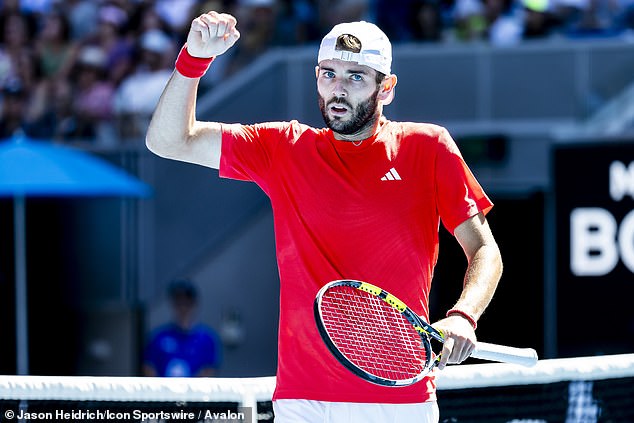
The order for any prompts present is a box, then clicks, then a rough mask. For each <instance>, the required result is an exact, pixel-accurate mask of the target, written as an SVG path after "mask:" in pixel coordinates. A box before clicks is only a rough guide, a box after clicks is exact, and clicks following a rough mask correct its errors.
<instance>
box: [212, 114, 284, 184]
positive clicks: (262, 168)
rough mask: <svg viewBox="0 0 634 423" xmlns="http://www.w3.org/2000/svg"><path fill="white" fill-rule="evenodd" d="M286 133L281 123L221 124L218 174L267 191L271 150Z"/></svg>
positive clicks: (272, 154)
mask: <svg viewBox="0 0 634 423" xmlns="http://www.w3.org/2000/svg"><path fill="white" fill-rule="evenodd" d="M287 132H288V124H287V123H284V122H271V123H262V124H255V125H241V124H223V125H222V150H221V155H220V168H219V174H220V176H221V177H223V178H230V179H238V180H242V181H252V182H255V183H257V184H258V185H260V186H261V187H262V188H263V189H264V190H265V191H267V189H266V187H267V185H268V184H267V180H268V176H269V174H270V169H271V166H272V161H273V157H274V155H275V150H276V148H277V145H278V144H279V142H280V141H281V140H282V139H285V136H284V134H285V133H287Z"/></svg>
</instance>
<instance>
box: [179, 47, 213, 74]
mask: <svg viewBox="0 0 634 423" xmlns="http://www.w3.org/2000/svg"><path fill="white" fill-rule="evenodd" d="M213 60H214V57H213V56H212V57H194V56H192V55H191V54H189V52H188V51H187V44H185V45H184V46H183V48H182V49H181V51H180V53H178V57H177V58H176V70H177V71H178V73H180V74H181V75H183V76H186V77H187V78H200V77H201V76H203V75H204V74H205V72H207V69H209V65H211V62H213Z"/></svg>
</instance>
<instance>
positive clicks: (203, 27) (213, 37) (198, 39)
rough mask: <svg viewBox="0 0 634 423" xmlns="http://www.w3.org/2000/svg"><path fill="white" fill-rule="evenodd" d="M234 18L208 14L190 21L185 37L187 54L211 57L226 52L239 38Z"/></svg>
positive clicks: (225, 15) (222, 14) (213, 13)
mask: <svg viewBox="0 0 634 423" xmlns="http://www.w3.org/2000/svg"><path fill="white" fill-rule="evenodd" d="M237 22H238V21H237V20H236V18H234V17H233V16H231V15H228V14H226V13H217V12H208V13H205V14H203V15H200V16H199V17H197V18H196V19H194V20H193V21H192V25H191V28H190V30H189V34H188V35H187V52H188V53H189V54H190V55H191V56H194V57H203V58H207V57H213V56H219V55H221V54H222V53H224V52H226V51H227V50H229V48H231V46H233V45H234V44H235V42H236V41H237V40H238V38H240V32H239V31H238V30H237V29H236V24H237Z"/></svg>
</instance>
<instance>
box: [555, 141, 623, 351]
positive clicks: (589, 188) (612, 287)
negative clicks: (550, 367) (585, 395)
mask: <svg viewBox="0 0 634 423" xmlns="http://www.w3.org/2000/svg"><path fill="white" fill-rule="evenodd" d="M553 157H554V191H555V223H556V249H555V251H556V284H557V301H556V304H557V343H558V352H559V354H558V355H559V356H562V357H568V356H578V355H598V354H616V353H631V352H632V351H634V141H632V142H620V143H605V142H603V143H584V144H575V145H564V146H558V147H557V148H555V151H554V156H553Z"/></svg>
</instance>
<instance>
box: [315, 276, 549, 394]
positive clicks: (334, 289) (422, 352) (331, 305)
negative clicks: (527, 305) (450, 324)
mask: <svg viewBox="0 0 634 423" xmlns="http://www.w3.org/2000/svg"><path fill="white" fill-rule="evenodd" d="M314 313H315V321H316V322H317V327H318V329H319V334H320V335H321V337H322V339H323V340H324V342H325V343H326V345H327V346H328V348H329V349H330V352H331V353H332V354H333V355H334V357H335V358H336V359H337V360H338V361H339V362H340V363H341V364H343V365H344V366H345V367H346V368H348V369H349V370H351V371H352V372H353V373H354V374H356V375H357V376H359V377H361V378H363V379H365V380H367V381H369V382H373V383H376V384H379V385H384V386H407V385H412V384H414V383H416V382H418V381H420V380H421V379H422V378H423V377H425V375H427V374H428V373H429V372H431V371H432V370H433V368H434V367H435V366H436V364H437V363H438V361H439V358H440V355H439V354H436V353H434V350H433V349H432V345H431V340H432V339H434V340H436V341H438V342H439V343H440V345H442V343H443V342H444V337H443V334H442V333H441V332H440V331H438V330H436V329H434V328H433V327H432V326H431V325H430V324H429V323H427V322H426V321H424V320H423V319H422V318H421V317H420V316H418V315H417V314H416V313H414V312H413V311H412V310H411V309H410V308H409V307H407V306H406V305H405V303H403V302H402V301H401V300H399V299H398V298H396V297H395V296H394V295H392V294H390V293H388V292H386V291H384V290H383V289H381V288H379V287H377V286H374V285H372V284H369V283H366V282H360V281H355V280H338V281H333V282H329V283H328V284H326V285H325V286H324V287H323V288H321V290H320V291H319V292H318V294H317V297H316V298H315V303H314ZM471 357H475V358H480V359H484V360H490V361H499V362H506V363H516V364H521V365H525V366H532V365H534V364H535V363H536V362H537V353H536V352H535V350H533V349H532V348H514V347H507V346H503V345H496V344H488V343H484V342H478V343H477V344H476V348H475V350H474V351H473V352H472V353H471Z"/></svg>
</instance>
